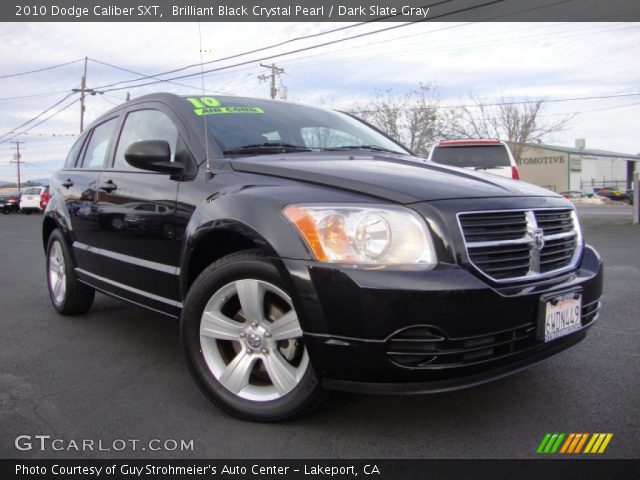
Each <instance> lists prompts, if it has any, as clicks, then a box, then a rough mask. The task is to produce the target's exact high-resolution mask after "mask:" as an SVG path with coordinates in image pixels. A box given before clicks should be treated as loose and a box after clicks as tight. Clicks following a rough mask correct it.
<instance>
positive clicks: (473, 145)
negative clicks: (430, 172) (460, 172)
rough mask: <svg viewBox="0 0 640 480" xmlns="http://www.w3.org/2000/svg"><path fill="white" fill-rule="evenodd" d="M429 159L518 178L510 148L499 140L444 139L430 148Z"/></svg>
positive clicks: (442, 163)
mask: <svg viewBox="0 0 640 480" xmlns="http://www.w3.org/2000/svg"><path fill="white" fill-rule="evenodd" d="M429 161H431V162H435V163H439V164H441V165H448V166H450V167H460V168H470V169H474V170H482V171H484V172H488V173H492V174H494V175H500V176H502V177H507V178H513V179H514V180H519V179H520V172H519V171H518V166H517V165H516V161H515V159H514V158H513V154H512V153H511V149H510V148H509V146H508V145H507V144H506V143H504V142H501V141H500V140H492V139H469V140H444V141H442V142H440V143H438V144H437V145H435V146H434V147H433V148H432V149H431V152H430V153H429Z"/></svg>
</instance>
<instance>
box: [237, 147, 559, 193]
mask: <svg viewBox="0 0 640 480" xmlns="http://www.w3.org/2000/svg"><path fill="white" fill-rule="evenodd" d="M231 166H232V168H233V169H234V170H236V171H240V172H247V173H257V174H262V175H270V176H275V177H281V178H288V179H293V180H301V181H304V182H309V183H315V184H320V185H327V186H331V187H337V188H341V189H344V190H350V191H353V192H358V193H364V194H367V195H370V196H373V197H378V198H383V199H385V200H390V201H393V202H397V203H403V204H408V203H415V202H421V201H433V200H445V199H452V198H488V197H521V196H534V197H549V196H553V197H556V196H558V195H557V194H555V193H553V192H552V191H550V190H547V189H544V188H540V187H537V186H535V185H531V184H529V183H526V182H522V181H518V180H511V179H508V178H504V177H499V176H497V175H491V174H487V173H480V172H474V171H470V170H465V169H461V168H455V167H447V166H444V165H437V164H435V163H432V162H425V161H424V160H423V159H421V158H418V157H407V156H404V155H393V154H389V155H387V154H377V153H376V154H373V155H371V154H369V155H366V154H357V153H355V152H354V153H351V152H349V153H343V152H339V153H336V152H321V153H318V152H310V153H295V154H285V155H260V156H255V157H242V158H235V159H233V160H231Z"/></svg>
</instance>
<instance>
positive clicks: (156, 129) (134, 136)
mask: <svg viewBox="0 0 640 480" xmlns="http://www.w3.org/2000/svg"><path fill="white" fill-rule="evenodd" d="M143 140H165V141H167V142H168V143H169V146H170V147H171V161H173V160H174V155H175V152H176V143H177V141H178V129H177V128H176V126H175V125H174V124H173V122H172V121H171V119H170V118H169V117H168V116H167V115H166V114H164V113H162V112H161V111H159V110H138V111H136V112H131V113H130V114H129V115H127V119H126V120H125V122H124V127H123V128H122V133H121V134H120V140H119V141H118V148H117V150H116V160H115V162H114V165H113V168H115V169H118V170H137V169H136V168H135V167H132V166H131V165H129V164H128V163H127V161H126V160H125V158H124V152H126V151H127V148H129V145H131V144H132V143H135V142H141V141H143Z"/></svg>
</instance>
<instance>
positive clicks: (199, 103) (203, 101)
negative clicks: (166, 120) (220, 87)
mask: <svg viewBox="0 0 640 480" xmlns="http://www.w3.org/2000/svg"><path fill="white" fill-rule="evenodd" d="M187 102H191V104H192V105H193V106H194V107H196V108H204V107H219V106H220V105H222V102H221V101H220V100H218V99H217V98H213V97H200V98H195V97H189V98H187Z"/></svg>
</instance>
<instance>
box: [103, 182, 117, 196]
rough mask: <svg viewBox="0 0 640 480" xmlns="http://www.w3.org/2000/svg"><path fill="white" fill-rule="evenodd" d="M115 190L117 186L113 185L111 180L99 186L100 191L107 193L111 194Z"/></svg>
mask: <svg viewBox="0 0 640 480" xmlns="http://www.w3.org/2000/svg"><path fill="white" fill-rule="evenodd" d="M116 188H118V186H117V185H116V184H115V183H113V181H112V180H107V181H106V182H105V183H103V184H102V185H100V190H104V191H105V192H107V193H111V192H113V191H114V190H115V189H116Z"/></svg>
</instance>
